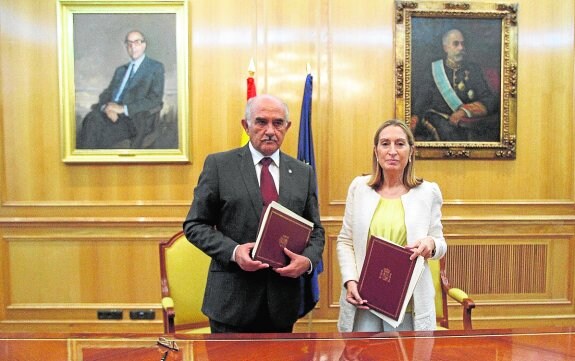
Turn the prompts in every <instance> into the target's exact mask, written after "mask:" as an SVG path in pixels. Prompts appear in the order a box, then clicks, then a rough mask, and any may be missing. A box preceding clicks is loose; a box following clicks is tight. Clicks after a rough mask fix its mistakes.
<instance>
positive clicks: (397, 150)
mask: <svg viewBox="0 0 575 361" xmlns="http://www.w3.org/2000/svg"><path fill="white" fill-rule="evenodd" d="M410 155H411V147H410V145H409V143H408V142H407V135H406V134H405V132H404V131H403V129H401V127H398V126H395V125H390V126H388V127H385V128H383V129H382V131H381V132H380V133H379V140H378V143H377V145H376V147H375V156H376V157H377V162H378V163H379V165H380V166H381V168H383V171H384V172H401V173H403V170H404V169H405V167H406V166H407V162H408V160H409V156H410Z"/></svg>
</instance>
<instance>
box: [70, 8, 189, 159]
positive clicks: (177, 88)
mask: <svg viewBox="0 0 575 361" xmlns="http://www.w3.org/2000/svg"><path fill="white" fill-rule="evenodd" d="M104 4H105V3H104ZM74 5H75V3H74V2H71V3H69V2H66V3H63V4H62V11H61V13H62V20H61V27H62V34H63V37H62V39H61V44H62V45H61V47H62V49H61V50H62V55H61V57H62V59H61V64H62V67H61V79H62V84H63V85H64V86H63V87H62V109H63V127H62V129H63V149H64V151H63V152H64V157H63V158H64V159H63V160H64V161H65V162H131V161H135V162H140V161H143V162H148V161H162V162H163V161H186V160H187V158H188V155H187V125H186V122H185V120H186V118H187V116H186V115H187V106H186V99H187V96H186V92H187V86H186V82H185V80H183V79H186V78H187V75H186V71H185V68H184V66H185V54H186V50H185V45H184V44H185V43H186V42H185V36H184V35H185V33H184V32H183V31H182V27H183V26H182V24H181V23H182V16H181V13H182V11H180V10H179V9H180V8H181V6H180V7H176V8H172V7H167V8H165V7H163V5H161V4H160V5H154V6H151V7H149V6H148V5H146V4H142V5H140V6H138V4H137V3H136V4H135V5H132V6H133V7H132V8H130V7H129V6H127V5H123V6H120V7H118V6H115V5H113V4H112V3H111V4H110V5H101V3H97V4H94V5H92V6H87V7H86V4H85V3H82V4H79V5H77V6H74ZM184 31H185V29H184ZM183 47H184V48H183ZM142 54H143V55H144V56H141V55H142ZM138 59H139V60H138ZM142 59H143V60H142ZM132 63H133V64H132ZM132 68H133V69H132ZM118 107H119V108H118Z"/></svg>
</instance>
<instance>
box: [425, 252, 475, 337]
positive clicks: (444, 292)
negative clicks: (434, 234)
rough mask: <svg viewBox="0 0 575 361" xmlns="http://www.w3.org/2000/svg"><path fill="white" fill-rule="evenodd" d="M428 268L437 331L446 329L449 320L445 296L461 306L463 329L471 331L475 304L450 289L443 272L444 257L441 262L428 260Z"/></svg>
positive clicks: (454, 289) (465, 295)
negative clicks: (432, 287) (431, 284)
mask: <svg viewBox="0 0 575 361" xmlns="http://www.w3.org/2000/svg"><path fill="white" fill-rule="evenodd" d="M428 262H429V268H430V269H431V275H432V277H433V285H434V286H435V312H436V314H437V327H438V329H442V328H443V329H448V328H449V320H448V317H447V316H448V315H447V296H449V297H451V298H452V299H454V300H455V301H457V302H458V303H459V304H460V305H461V306H462V311H463V329H465V330H471V329H472V325H471V310H472V309H474V308H475V302H473V300H472V299H471V298H470V297H469V296H468V295H467V293H465V292H464V291H463V290H461V289H459V288H455V287H451V285H450V284H449V280H448V278H447V273H446V271H445V267H446V266H445V265H446V257H443V258H442V259H441V260H429V261H428Z"/></svg>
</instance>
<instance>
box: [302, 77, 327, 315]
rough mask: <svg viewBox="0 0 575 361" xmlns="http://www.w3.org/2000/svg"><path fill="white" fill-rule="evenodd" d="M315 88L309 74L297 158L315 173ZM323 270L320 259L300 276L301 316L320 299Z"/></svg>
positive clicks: (305, 89) (304, 95) (306, 80)
mask: <svg viewBox="0 0 575 361" xmlns="http://www.w3.org/2000/svg"><path fill="white" fill-rule="evenodd" d="M312 90H313V77H312V75H311V74H308V75H307V77H306V79H305V87H304V91H303V100H302V104H301V116H300V123H299V140H298V148H297V159H299V160H301V161H303V162H305V163H307V164H309V165H311V167H312V168H313V171H314V173H315V156H314V152H313V137H312V134H311V95H312ZM322 271H323V262H322V261H320V262H319V263H318V264H317V265H316V266H315V267H314V269H313V273H312V274H311V275H304V276H302V277H300V285H301V291H302V292H301V304H300V309H299V317H303V316H305V315H306V314H307V313H308V312H310V311H311V310H313V308H314V307H315V305H316V304H317V302H318V301H319V282H318V277H319V274H320V273H321V272H322Z"/></svg>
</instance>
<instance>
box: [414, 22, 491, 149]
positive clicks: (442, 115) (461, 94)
mask: <svg viewBox="0 0 575 361" xmlns="http://www.w3.org/2000/svg"><path fill="white" fill-rule="evenodd" d="M442 41H443V50H444V51H445V54H446V57H445V58H444V59H439V60H436V61H434V62H433V63H432V64H431V66H430V67H429V68H428V69H427V70H426V72H425V75H424V76H423V82H422V83H418V84H421V85H420V86H417V88H415V89H414V92H413V93H414V97H413V108H412V117H411V123H410V126H411V129H412V131H413V132H414V134H415V136H416V139H417V140H418V141H498V140H499V127H500V123H499V114H498V107H499V99H498V96H496V95H495V94H494V93H493V92H492V91H491V90H490V88H489V86H488V84H487V82H486V81H485V78H484V76H483V70H482V69H481V67H480V66H479V65H478V64H476V63H473V62H470V61H466V59H465V43H464V38H463V34H462V33H461V31H459V30H457V29H452V30H449V31H448V32H446V33H445V34H444V35H443V38H442Z"/></svg>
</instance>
